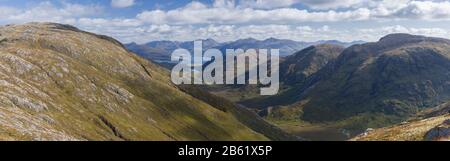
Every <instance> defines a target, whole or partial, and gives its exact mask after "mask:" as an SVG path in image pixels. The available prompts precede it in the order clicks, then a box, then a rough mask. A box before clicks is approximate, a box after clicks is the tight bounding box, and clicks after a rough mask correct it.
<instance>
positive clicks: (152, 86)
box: [0, 23, 292, 140]
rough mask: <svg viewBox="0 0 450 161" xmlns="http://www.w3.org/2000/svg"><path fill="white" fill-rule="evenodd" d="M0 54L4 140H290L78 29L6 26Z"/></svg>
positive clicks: (0, 115) (0, 130) (1, 136)
mask: <svg viewBox="0 0 450 161" xmlns="http://www.w3.org/2000/svg"><path fill="white" fill-rule="evenodd" d="M0 57H1V59H0V86H1V88H0V140H268V139H269V138H271V139H274V140H288V139H289V138H292V137H289V135H287V134H285V133H283V132H282V131H280V130H278V129H274V130H272V129H271V128H272V127H270V126H267V125H266V124H267V123H266V122H264V120H262V119H259V118H257V116H256V115H254V116H252V115H251V114H248V115H245V118H240V117H241V116H240V115H239V114H240V113H237V112H231V111H239V109H237V108H238V107H236V106H231V105H230V106H229V107H228V108H229V110H226V111H225V110H221V107H214V106H212V104H209V103H207V102H204V101H202V100H200V99H196V98H195V97H192V96H191V94H187V93H185V92H183V91H182V90H180V88H179V87H177V86H175V85H173V84H172V83H170V82H171V81H170V78H169V74H168V71H167V70H166V69H164V68H162V67H160V66H158V65H155V64H153V63H151V62H149V61H147V60H144V59H142V58H140V57H138V56H137V55H135V54H134V53H131V52H129V51H128V50H127V49H125V48H124V46H123V45H122V44H121V43H119V42H118V41H116V40H114V39H112V38H110V37H107V36H102V35H95V34H92V33H88V32H84V31H81V30H78V29H77V28H75V27H72V26H68V25H61V24H54V23H27V24H24V25H7V26H4V27H0ZM203 99H207V98H203ZM243 119H249V120H254V122H250V121H245V122H244V121H242V120H243ZM247 125H248V126H247ZM258 125H262V126H264V127H262V128H258ZM252 129H255V130H252ZM256 131H260V132H268V131H275V133H268V134H261V133H258V132H256Z"/></svg>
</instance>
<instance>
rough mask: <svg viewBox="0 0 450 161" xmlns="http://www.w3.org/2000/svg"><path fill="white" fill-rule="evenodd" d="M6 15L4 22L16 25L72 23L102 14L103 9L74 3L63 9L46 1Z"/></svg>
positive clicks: (66, 4)
mask: <svg viewBox="0 0 450 161" xmlns="http://www.w3.org/2000/svg"><path fill="white" fill-rule="evenodd" d="M11 10H13V11H14V12H10V13H8V14H5V15H4V21H10V22H14V23H21V22H30V21H51V22H61V23H70V22H73V21H74V19H75V18H81V17H84V16H90V15H97V14H99V13H101V12H102V10H103V8H102V7H100V6H97V5H80V4H72V3H62V7H57V6H55V5H54V4H52V3H51V2H49V1H44V2H41V3H39V4H38V5H36V6H34V7H33V8H29V9H25V10H21V9H17V8H15V9H11Z"/></svg>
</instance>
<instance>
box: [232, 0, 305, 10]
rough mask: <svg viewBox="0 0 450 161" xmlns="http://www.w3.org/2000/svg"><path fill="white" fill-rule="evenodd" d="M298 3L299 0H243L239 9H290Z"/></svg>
mask: <svg viewBox="0 0 450 161" xmlns="http://www.w3.org/2000/svg"><path fill="white" fill-rule="evenodd" d="M296 3H299V0H243V1H241V2H240V4H239V7H244V8H245V7H247V8H261V9H272V8H281V7H289V6H292V5H293V4H296Z"/></svg>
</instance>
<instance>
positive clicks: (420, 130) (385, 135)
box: [351, 115, 450, 141]
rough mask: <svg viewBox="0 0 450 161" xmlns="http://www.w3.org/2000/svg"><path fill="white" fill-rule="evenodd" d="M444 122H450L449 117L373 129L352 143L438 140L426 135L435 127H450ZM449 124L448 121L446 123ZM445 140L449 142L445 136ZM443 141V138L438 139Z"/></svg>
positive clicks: (444, 116) (449, 138)
mask: <svg viewBox="0 0 450 161" xmlns="http://www.w3.org/2000/svg"><path fill="white" fill-rule="evenodd" d="M446 120H450V115H442V116H437V117H432V118H427V119H423V120H415V121H411V122H405V123H403V124H400V125H394V126H390V127H385V128H380V129H375V130H372V131H367V132H365V133H363V134H361V135H359V136H356V137H355V138H353V139H351V140H354V141H421V140H438V138H436V139H434V138H433V137H429V138H427V135H428V133H429V132H430V131H431V130H433V129H434V128H436V127H439V126H443V125H444V124H445V126H447V129H448V127H449V126H450V124H449V123H445V121H446ZM447 122H450V121H447ZM447 137H448V138H447V140H450V137H449V135H447ZM439 139H442V140H444V139H443V138H439Z"/></svg>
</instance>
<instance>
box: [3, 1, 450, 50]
mask: <svg viewBox="0 0 450 161" xmlns="http://www.w3.org/2000/svg"><path fill="white" fill-rule="evenodd" d="M26 22H57V23H64V24H70V25H73V26H76V27H78V28H80V29H83V30H86V31H90V32H95V33H98V34H104V35H108V36H112V37H114V38H116V39H118V40H119V41H121V42H123V43H130V42H137V43H145V42H149V41H156V40H176V41H188V40H197V39H206V38H213V39H215V40H216V41H219V42H226V41H232V40H236V39H243V38H250V37H252V38H256V39H266V38H271V37H273V38H279V39H292V40H297V41H317V40H340V41H347V42H349V41H357V40H363V41H376V40H378V39H379V38H381V37H382V36H384V35H387V34H390V33H410V34H418V35H426V36H434V37H443V38H449V39H450V1H449V0H197V1H188V0H59V1H57V0H0V25H6V24H22V23H26Z"/></svg>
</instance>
